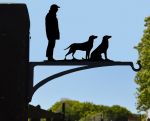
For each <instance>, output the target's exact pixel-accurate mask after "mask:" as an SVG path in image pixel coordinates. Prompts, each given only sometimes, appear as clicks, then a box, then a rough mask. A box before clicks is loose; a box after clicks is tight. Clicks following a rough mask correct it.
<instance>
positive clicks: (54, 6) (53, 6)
mask: <svg viewBox="0 0 150 121" xmlns="http://www.w3.org/2000/svg"><path fill="white" fill-rule="evenodd" d="M53 8H60V7H59V6H58V5H56V4H53V5H51V9H53Z"/></svg>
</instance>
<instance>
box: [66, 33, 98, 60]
mask: <svg viewBox="0 0 150 121" xmlns="http://www.w3.org/2000/svg"><path fill="white" fill-rule="evenodd" d="M96 38H97V36H95V35H91V36H90V37H89V39H88V41H86V42H84V43H73V44H71V45H70V46H69V47H67V48H66V49H64V50H67V49H69V48H70V49H69V51H68V53H67V54H66V55H65V60H66V57H67V55H69V54H71V53H72V57H73V59H75V57H74V54H75V52H76V51H77V50H81V51H86V59H89V56H90V52H91V49H92V47H93V42H94V39H96Z"/></svg>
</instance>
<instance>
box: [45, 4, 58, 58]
mask: <svg viewBox="0 0 150 121" xmlns="http://www.w3.org/2000/svg"><path fill="white" fill-rule="evenodd" d="M58 8H60V7H59V6H57V5H56V4H53V5H51V7H50V10H49V12H48V14H47V15H46V18H45V24H46V35H47V39H48V46H47V51H46V56H47V57H48V60H49V61H53V60H54V58H53V51H54V47H55V43H56V40H57V39H59V38H60V34H59V27H58V19H57V16H56V13H57V11H58Z"/></svg>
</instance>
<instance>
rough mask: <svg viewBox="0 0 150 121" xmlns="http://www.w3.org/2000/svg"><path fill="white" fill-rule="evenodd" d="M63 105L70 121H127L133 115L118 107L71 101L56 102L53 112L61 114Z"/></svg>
mask: <svg viewBox="0 0 150 121" xmlns="http://www.w3.org/2000/svg"><path fill="white" fill-rule="evenodd" d="M62 103H65V107H66V109H65V110H66V113H65V116H66V119H67V120H69V121H93V120H94V121H100V119H101V118H103V117H104V118H105V119H107V120H113V121H127V120H126V119H127V118H128V116H129V115H131V112H130V111H128V110H127V109H126V108H124V107H121V106H118V105H114V106H112V107H108V106H103V105H95V104H93V103H90V102H84V103H81V102H79V101H74V100H69V99H66V100H61V101H59V102H56V103H55V104H54V105H53V106H52V108H51V110H52V111H54V112H61V111H62V109H61V108H62V107H61V106H62Z"/></svg>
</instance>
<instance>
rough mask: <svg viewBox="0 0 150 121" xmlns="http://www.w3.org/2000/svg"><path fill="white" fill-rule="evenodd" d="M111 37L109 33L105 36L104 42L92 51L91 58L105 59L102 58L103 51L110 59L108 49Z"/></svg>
mask: <svg viewBox="0 0 150 121" xmlns="http://www.w3.org/2000/svg"><path fill="white" fill-rule="evenodd" d="M110 38H111V36H109V35H105V36H104V37H103V40H102V43H101V44H100V45H99V46H98V47H97V48H96V49H95V50H94V51H93V52H92V53H91V58H90V59H91V60H92V61H99V60H100V61H104V59H103V58H102V53H104V55H105V60H109V59H108V58H107V49H108V47H109V42H108V40H109V39H110Z"/></svg>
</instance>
